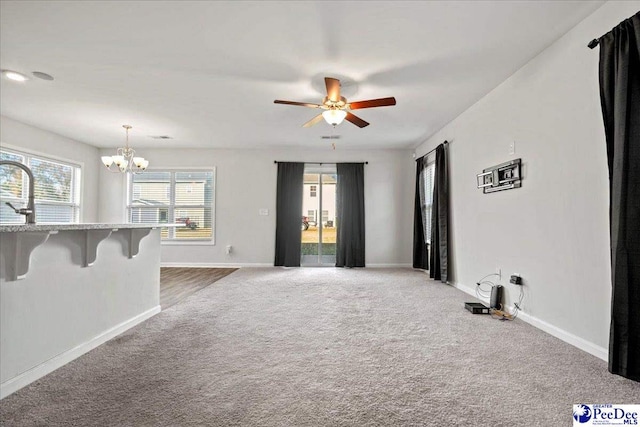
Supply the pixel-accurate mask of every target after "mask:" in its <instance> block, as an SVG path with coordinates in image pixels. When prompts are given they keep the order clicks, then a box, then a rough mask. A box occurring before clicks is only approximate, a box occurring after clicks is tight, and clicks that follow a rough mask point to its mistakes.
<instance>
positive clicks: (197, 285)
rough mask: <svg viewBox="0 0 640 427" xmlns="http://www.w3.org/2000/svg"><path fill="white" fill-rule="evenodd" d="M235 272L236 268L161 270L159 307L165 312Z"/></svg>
mask: <svg viewBox="0 0 640 427" xmlns="http://www.w3.org/2000/svg"><path fill="white" fill-rule="evenodd" d="M236 270H237V268H175V267H171V268H169V267H164V268H161V269H160V306H161V307H162V309H163V310H165V309H166V308H168V307H171V306H172V305H174V304H175V303H177V302H180V301H181V300H183V299H185V298H186V297H188V296H189V295H191V294H194V293H196V292H198V291H199V290H201V289H203V288H206V287H207V286H209V285H210V284H212V283H214V282H215V281H217V280H220V279H222V278H223V277H225V276H227V275H229V274H231V273H233V272H234V271H236Z"/></svg>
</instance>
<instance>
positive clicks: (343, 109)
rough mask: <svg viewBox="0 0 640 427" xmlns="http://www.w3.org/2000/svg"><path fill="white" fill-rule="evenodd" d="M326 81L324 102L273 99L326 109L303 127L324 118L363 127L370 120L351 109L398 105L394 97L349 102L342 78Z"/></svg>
mask: <svg viewBox="0 0 640 427" xmlns="http://www.w3.org/2000/svg"><path fill="white" fill-rule="evenodd" d="M324 83H325V85H326V87H327V96H325V97H324V99H323V100H322V104H310V103H307V102H295V101H281V100H279V99H276V100H275V101H273V102H274V103H275V104H286V105H299V106H301V107H309V108H320V109H323V110H325V111H323V112H322V113H320V114H318V115H317V116H315V117H314V118H313V119H311V120H309V121H308V122H307V123H305V124H304V125H302V127H305V128H308V127H311V126H313V125H315V124H316V123H318V122H319V121H321V120H322V119H323V118H324V119H325V120H326V121H327V123H329V124H330V125H333V126H336V125H339V124H340V123H342V121H343V120H345V119H346V120H348V121H350V122H351V123H353V124H354V125H356V126H358V127H360V128H363V127H365V126H369V123H368V122H365V121H364V120H362V119H361V118H360V117H358V116H356V115H354V114H352V113H351V111H350V110H359V109H362V108H372V107H386V106H390V105H396V99H395V98H394V97H390V98H379V99H369V100H366V101H356V102H347V100H346V98H345V97H343V96H340V80H338V79H334V78H332V77H325V78H324Z"/></svg>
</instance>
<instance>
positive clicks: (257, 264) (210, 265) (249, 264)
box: [160, 262, 412, 268]
mask: <svg viewBox="0 0 640 427" xmlns="http://www.w3.org/2000/svg"><path fill="white" fill-rule="evenodd" d="M160 267H182V268H234V267H238V268H240V267H274V265H273V264H272V263H264V262H237V263H191V262H161V263H160ZM305 267H315V266H301V267H300V268H305ZM323 267H324V265H323ZM328 267H333V266H332V265H329V266H328ZM367 267H368V268H411V267H412V265H411V264H366V267H365V268H367ZM295 268H298V267H295Z"/></svg>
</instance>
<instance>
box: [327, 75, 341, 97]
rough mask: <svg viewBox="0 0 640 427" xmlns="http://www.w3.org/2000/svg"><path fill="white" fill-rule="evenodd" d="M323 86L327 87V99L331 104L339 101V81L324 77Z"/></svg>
mask: <svg viewBox="0 0 640 427" xmlns="http://www.w3.org/2000/svg"><path fill="white" fill-rule="evenodd" d="M324 84H325V85H326V86H327V98H329V100H331V101H333V102H338V101H340V80H338V79H334V78H332V77H325V78H324Z"/></svg>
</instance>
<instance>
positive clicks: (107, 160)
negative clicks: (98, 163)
mask: <svg viewBox="0 0 640 427" xmlns="http://www.w3.org/2000/svg"><path fill="white" fill-rule="evenodd" d="M101 159H102V163H103V164H104V165H105V166H106V167H110V166H111V165H112V164H113V159H112V158H111V156H102V157H101Z"/></svg>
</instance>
